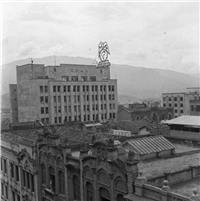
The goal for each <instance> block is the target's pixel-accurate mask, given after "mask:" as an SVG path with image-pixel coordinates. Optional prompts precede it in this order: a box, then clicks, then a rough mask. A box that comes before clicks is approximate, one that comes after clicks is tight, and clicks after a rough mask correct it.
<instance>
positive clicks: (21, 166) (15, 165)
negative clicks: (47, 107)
mask: <svg viewBox="0 0 200 201" xmlns="http://www.w3.org/2000/svg"><path fill="white" fill-rule="evenodd" d="M15 134H16V133H15ZM15 134H14V133H12V134H11V133H6V132H4V133H2V134H1V200H4V201H10V200H12V201H25V200H26V201H38V200H39V198H38V185H37V183H38V182H37V178H38V171H37V165H36V150H35V148H34V143H33V141H32V140H30V139H29V140H25V139H24V138H21V137H19V136H18V135H17V134H16V135H15ZM32 134H33V133H32Z"/></svg>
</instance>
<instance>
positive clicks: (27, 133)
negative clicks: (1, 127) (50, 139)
mask: <svg viewBox="0 0 200 201" xmlns="http://www.w3.org/2000/svg"><path fill="white" fill-rule="evenodd" d="M38 132H39V131H37V130H36V129H29V130H18V131H6V132H2V133H1V140H6V141H12V142H19V141H24V142H26V143H29V144H34V142H35V141H36V139H37V136H38V135H37V134H38Z"/></svg>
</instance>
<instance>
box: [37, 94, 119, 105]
mask: <svg viewBox="0 0 200 201" xmlns="http://www.w3.org/2000/svg"><path fill="white" fill-rule="evenodd" d="M91 97H92V101H95V100H96V101H98V95H92V96H91ZM40 98H41V97H40ZM53 99H54V103H57V102H58V103H60V102H61V96H54V97H53ZM40 100H41V99H40ZM63 100H64V102H67V96H63ZM100 100H101V101H103V100H106V95H105V94H104V95H101V96H100ZM109 100H115V94H109ZM83 101H89V95H83ZM68 102H69V103H71V96H70V95H69V96H68ZM73 102H75V103H76V102H80V95H74V100H73ZM41 103H43V102H41Z"/></svg>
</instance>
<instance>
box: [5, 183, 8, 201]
mask: <svg viewBox="0 0 200 201" xmlns="http://www.w3.org/2000/svg"><path fill="white" fill-rule="evenodd" d="M5 196H6V198H7V199H8V186H5Z"/></svg>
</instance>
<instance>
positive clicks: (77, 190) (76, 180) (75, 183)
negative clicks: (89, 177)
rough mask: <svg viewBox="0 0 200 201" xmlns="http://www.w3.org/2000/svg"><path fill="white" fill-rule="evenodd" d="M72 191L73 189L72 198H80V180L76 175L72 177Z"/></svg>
mask: <svg viewBox="0 0 200 201" xmlns="http://www.w3.org/2000/svg"><path fill="white" fill-rule="evenodd" d="M73 191H74V199H75V200H80V181H79V178H78V177H77V176H74V177H73Z"/></svg>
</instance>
